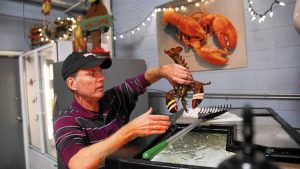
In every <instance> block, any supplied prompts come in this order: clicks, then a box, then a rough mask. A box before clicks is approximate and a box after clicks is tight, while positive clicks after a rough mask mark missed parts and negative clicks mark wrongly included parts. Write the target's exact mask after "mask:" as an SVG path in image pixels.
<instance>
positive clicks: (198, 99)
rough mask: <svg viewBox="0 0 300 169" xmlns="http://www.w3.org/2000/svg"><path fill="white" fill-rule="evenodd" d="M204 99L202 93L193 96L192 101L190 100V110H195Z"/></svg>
mask: <svg viewBox="0 0 300 169" xmlns="http://www.w3.org/2000/svg"><path fill="white" fill-rule="evenodd" d="M203 98H204V93H196V94H194V95H193V99H192V108H193V109H194V108H196V107H198V105H199V104H200V103H201V102H202V100H203Z"/></svg>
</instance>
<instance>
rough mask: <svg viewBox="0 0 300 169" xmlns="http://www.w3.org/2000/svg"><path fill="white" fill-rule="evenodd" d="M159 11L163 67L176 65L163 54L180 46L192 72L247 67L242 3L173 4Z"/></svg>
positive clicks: (230, 0)
mask: <svg viewBox="0 0 300 169" xmlns="http://www.w3.org/2000/svg"><path fill="white" fill-rule="evenodd" d="M157 10H161V11H160V12H159V11H158V12H157V18H156V20H157V41H158V42H157V43H158V61H159V64H160V65H164V64H170V63H174V62H173V61H172V60H171V59H170V58H169V57H168V56H167V55H166V54H165V53H164V50H169V49H171V48H174V47H177V46H181V47H182V48H183V49H184V50H183V51H182V52H181V53H180V54H181V56H183V57H184V59H185V60H186V61H187V64H188V66H189V67H190V69H191V70H192V71H200V70H213V69H230V68H242V67H247V55H246V53H247V52H246V42H245V21H244V4H243V1H234V0H226V1H225V0H222V1H204V2H199V1H198V2H197V3H187V2H186V1H173V2H170V3H168V4H166V5H163V6H161V7H160V8H157Z"/></svg>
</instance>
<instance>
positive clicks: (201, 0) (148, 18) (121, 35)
mask: <svg viewBox="0 0 300 169" xmlns="http://www.w3.org/2000/svg"><path fill="white" fill-rule="evenodd" d="M184 1H186V2H187V3H186V4H184V5H180V6H174V7H172V8H171V7H169V8H155V9H153V11H152V12H150V13H149V14H148V15H146V17H145V18H144V19H143V20H142V21H141V22H139V23H138V24H137V25H135V26H133V27H132V28H130V29H128V30H126V31H123V32H122V33H115V34H114V35H110V34H105V35H104V36H105V38H106V39H110V38H113V40H118V39H123V38H125V37H126V36H131V35H134V34H136V33H137V32H139V31H141V30H142V29H143V28H145V27H146V26H147V24H149V25H150V21H151V20H152V19H153V18H154V17H155V15H156V13H159V12H163V11H166V10H175V11H180V10H181V11H185V10H186V9H187V7H186V6H187V5H190V4H194V5H195V6H196V7H200V5H201V4H200V3H207V1H205V0H184Z"/></svg>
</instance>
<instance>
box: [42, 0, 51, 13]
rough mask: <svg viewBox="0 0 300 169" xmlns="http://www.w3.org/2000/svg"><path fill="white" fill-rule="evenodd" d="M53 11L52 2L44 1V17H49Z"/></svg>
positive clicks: (49, 0)
mask: <svg viewBox="0 0 300 169" xmlns="http://www.w3.org/2000/svg"><path fill="white" fill-rule="evenodd" d="M50 11H51V0H43V4H42V13H43V14H44V15H49V14H50Z"/></svg>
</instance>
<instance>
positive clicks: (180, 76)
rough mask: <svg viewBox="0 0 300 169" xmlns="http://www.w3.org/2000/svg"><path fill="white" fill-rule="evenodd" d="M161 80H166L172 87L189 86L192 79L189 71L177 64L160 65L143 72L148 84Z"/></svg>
mask: <svg viewBox="0 0 300 169" xmlns="http://www.w3.org/2000/svg"><path fill="white" fill-rule="evenodd" d="M161 78H166V79H167V80H168V81H169V82H170V83H171V84H172V85H176V84H185V85H189V84H190V83H191V81H192V79H193V78H192V73H191V71H190V70H189V69H187V68H186V67H183V66H181V65H178V64H171V65H162V66H159V67H154V68H151V69H148V70H147V71H146V72H145V79H146V80H147V81H148V82H150V83H154V82H156V81H158V80H160V79H161Z"/></svg>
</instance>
